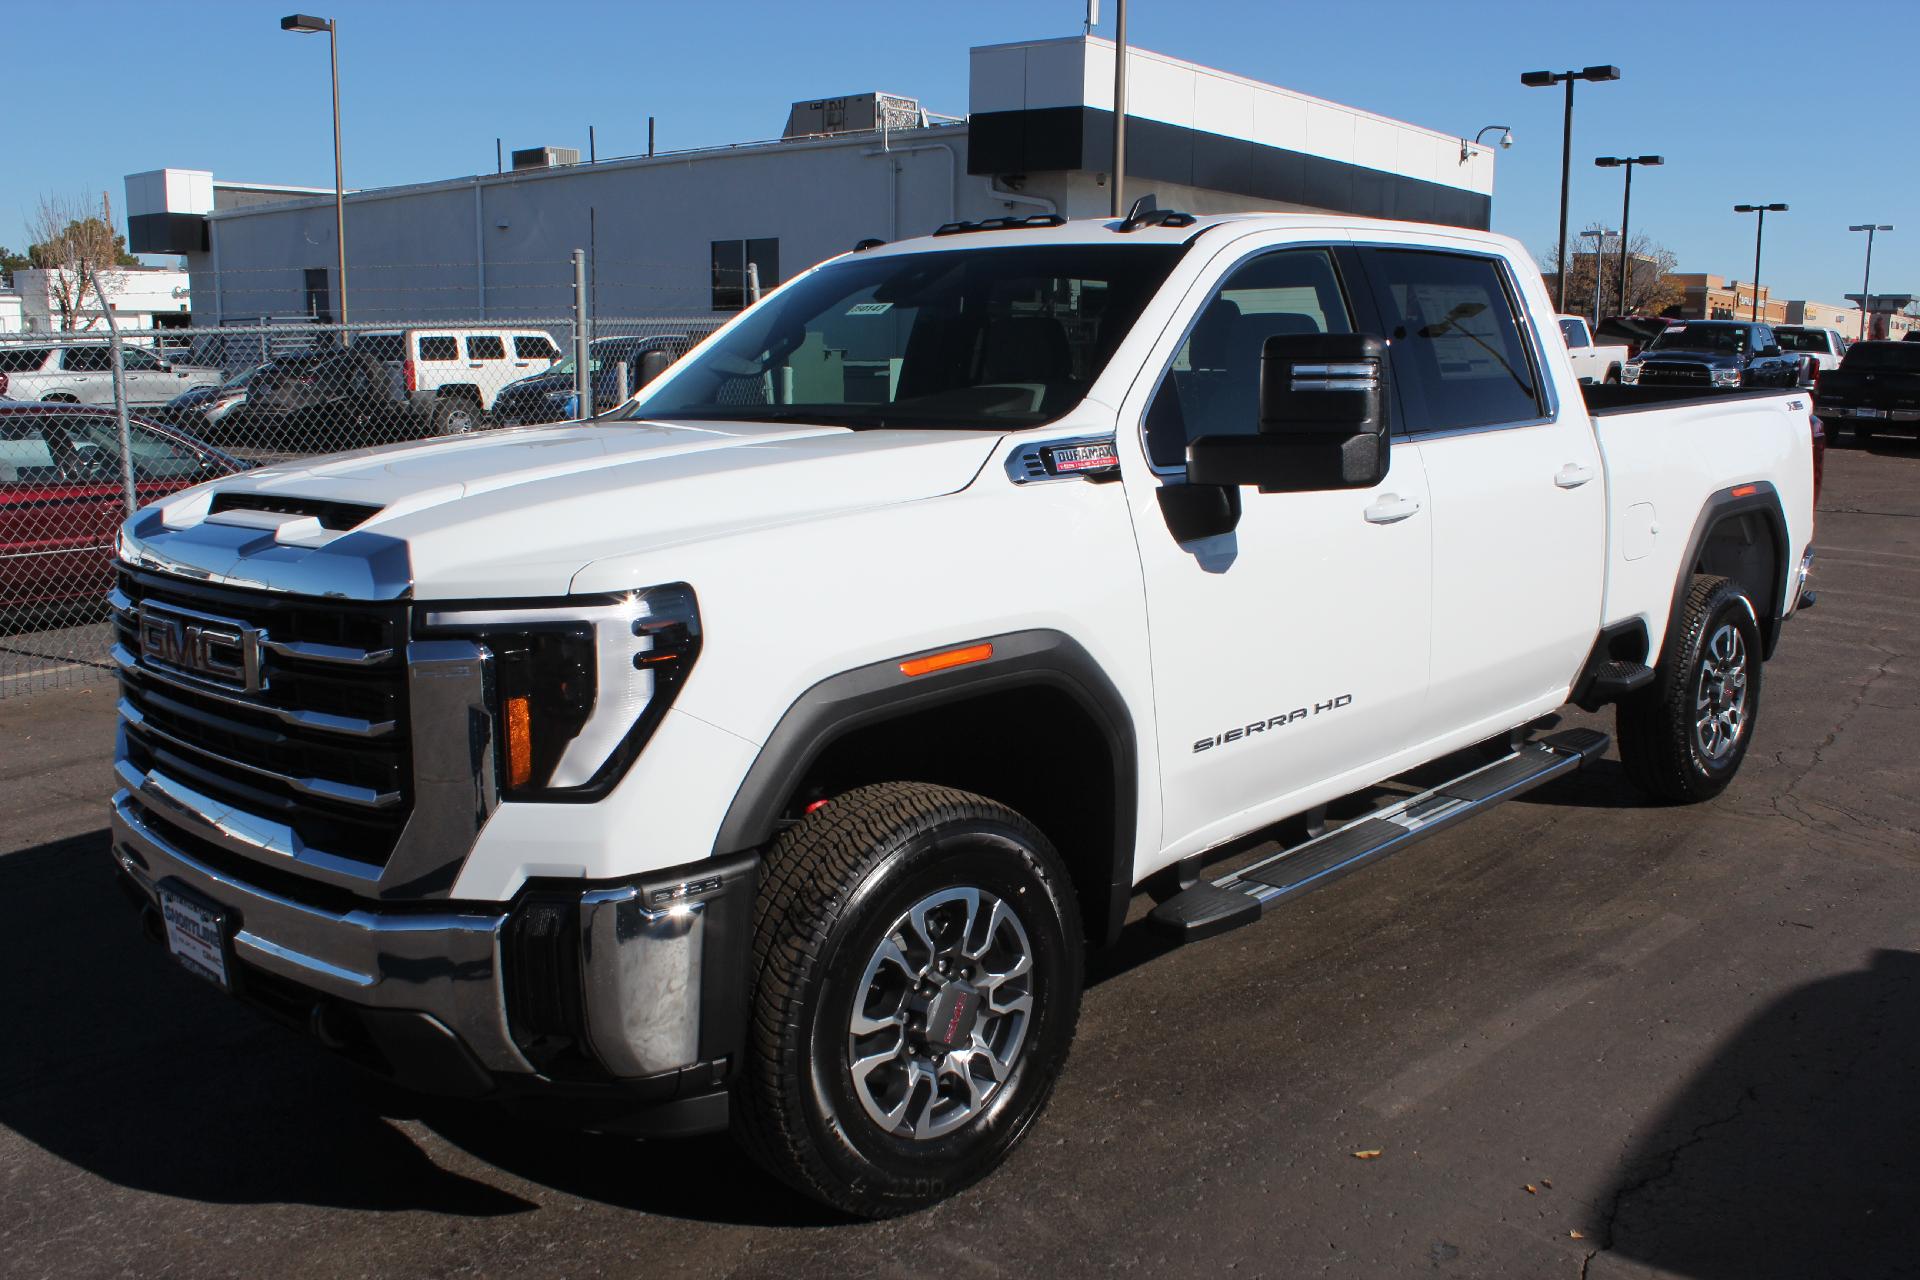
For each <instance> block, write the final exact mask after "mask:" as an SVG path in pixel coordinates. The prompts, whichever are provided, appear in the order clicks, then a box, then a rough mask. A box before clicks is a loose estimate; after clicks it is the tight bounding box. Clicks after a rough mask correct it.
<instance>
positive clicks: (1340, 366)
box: [1187, 333, 1392, 493]
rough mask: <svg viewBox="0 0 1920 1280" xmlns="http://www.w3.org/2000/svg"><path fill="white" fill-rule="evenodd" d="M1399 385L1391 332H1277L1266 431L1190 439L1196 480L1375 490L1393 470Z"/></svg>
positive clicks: (1264, 359) (1267, 386)
mask: <svg viewBox="0 0 1920 1280" xmlns="http://www.w3.org/2000/svg"><path fill="white" fill-rule="evenodd" d="M1390 383H1391V377H1390V374H1389V371H1388V365H1387V343H1386V339H1384V338H1379V337H1374V336H1373V335H1371V334H1361V333H1308V334H1276V335H1275V336H1273V337H1270V338H1268V339H1267V341H1266V346H1265V347H1264V348H1263V349H1262V351H1261V356H1260V419H1259V422H1258V424H1257V426H1258V433H1257V434H1253V435H1231V436H1202V437H1200V438H1199V439H1198V440H1194V441H1192V442H1190V443H1189V444H1188V445H1187V479H1188V480H1189V482H1191V483H1193V484H1212V485H1228V486H1234V485H1253V486H1255V487H1257V488H1258V489H1259V490H1260V492H1262V493H1305V492H1312V491H1315V490H1323V489H1367V488H1371V487H1373V486H1374V485H1376V484H1378V483H1380V481H1381V480H1382V479H1384V478H1385V476H1386V474H1387V465H1388V460H1389V450H1388V445H1387V435H1388V416H1389V415H1388V405H1389V404H1390V403H1391V400H1390V397H1391V394H1392V391H1391V386H1390Z"/></svg>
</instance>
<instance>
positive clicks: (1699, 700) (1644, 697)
mask: <svg viewBox="0 0 1920 1280" xmlns="http://www.w3.org/2000/svg"><path fill="white" fill-rule="evenodd" d="M1754 616H1755V615H1754V610H1753V606H1752V603H1751V602H1750V601H1749V600H1748V599H1747V597H1746V596H1745V595H1744V594H1743V593H1742V592H1741V591H1740V589H1739V588H1737V587H1735V586H1734V585H1733V584H1732V583H1731V582H1729V581H1728V580H1727V579H1725V578H1719V577H1709V576H1706V575H1696V576H1695V577H1694V578H1693V580H1692V582H1691V583H1689V584H1688V587H1687V595H1686V599H1685V601H1684V602H1683V603H1682V605H1681V607H1680V609H1679V610H1678V611H1677V612H1676V613H1675V614H1674V617H1673V619H1672V620H1671V621H1670V622H1669V623H1668V625H1667V637H1668V638H1667V644H1666V648H1665V651H1664V652H1663V653H1662V654H1661V657H1660V664H1659V667H1658V669H1657V670H1658V674H1657V675H1656V676H1655V678H1654V681H1653V683H1652V684H1651V685H1648V686H1647V687H1646V688H1644V689H1642V690H1640V691H1639V692H1637V693H1635V694H1633V695H1632V696H1630V697H1628V698H1626V699H1625V700H1623V701H1622V702H1621V703H1620V705H1619V709H1618V712H1617V714H1616V722H1617V725H1618V727H1619V730H1620V762H1621V763H1622V764H1623V765H1625V766H1626V770H1627V776H1628V777H1630V778H1632V779H1633V781H1634V783H1635V784H1636V785H1638V786H1639V787H1640V789H1641V790H1643V791H1645V792H1646V793H1647V794H1648V795H1650V796H1652V797H1653V798H1654V799H1656V800H1660V801H1664V802H1666V803H1668V804H1691V803H1694V802H1696V801H1700V800H1708V799H1711V798H1713V797H1714V796H1717V795H1719V794H1720V793H1721V792H1722V791H1724V790H1726V787H1727V784H1728V783H1729V782H1732V781H1733V775H1734V774H1736V773H1738V772H1739V771H1740V762H1741V761H1742V760H1744V759H1745V758H1746V754H1747V746H1748V744H1749V743H1750V742H1752V740H1753V724H1754V719H1755V717H1757V716H1758V714H1759V712H1760V629H1759V627H1758V626H1757V625H1756V624H1755V622H1754Z"/></svg>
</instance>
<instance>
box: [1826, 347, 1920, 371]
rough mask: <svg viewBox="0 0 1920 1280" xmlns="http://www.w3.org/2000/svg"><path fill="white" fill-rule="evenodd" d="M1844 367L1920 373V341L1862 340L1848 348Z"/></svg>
mask: <svg viewBox="0 0 1920 1280" xmlns="http://www.w3.org/2000/svg"><path fill="white" fill-rule="evenodd" d="M1840 367H1841V368H1842V369H1890V370H1894V371H1897V372H1900V373H1920V343H1912V344H1909V343H1904V342H1860V343H1855V344H1854V345H1853V346H1852V347H1849V348H1848V349H1847V355H1846V358H1845V359H1844V360H1842V361H1841V362H1840Z"/></svg>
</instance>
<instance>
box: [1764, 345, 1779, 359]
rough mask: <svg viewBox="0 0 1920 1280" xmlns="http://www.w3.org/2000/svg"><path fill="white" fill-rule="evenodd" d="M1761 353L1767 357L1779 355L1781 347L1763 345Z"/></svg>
mask: <svg viewBox="0 0 1920 1280" xmlns="http://www.w3.org/2000/svg"><path fill="white" fill-rule="evenodd" d="M1760 354H1761V355H1762V356H1767V357H1772V356H1777V355H1779V354H1780V348H1779V347H1762V348H1760Z"/></svg>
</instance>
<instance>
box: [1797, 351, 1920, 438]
mask: <svg viewBox="0 0 1920 1280" xmlns="http://www.w3.org/2000/svg"><path fill="white" fill-rule="evenodd" d="M1813 398H1814V404H1815V405H1816V407H1817V409H1818V412H1819V414H1820V416H1821V417H1822V418H1824V419H1826V420H1827V421H1828V422H1829V423H1832V424H1833V425H1834V426H1840V425H1842V424H1844V425H1846V426H1848V427H1851V428H1853V435H1854V438H1855V439H1856V440H1862V441H1865V440H1871V439H1872V438H1873V437H1874V435H1875V433H1876V432H1880V431H1888V430H1891V431H1898V432H1901V433H1902V434H1920V346H1909V345H1907V344H1906V343H1904V342H1856V343H1854V344H1853V345H1852V346H1850V347H1848V348H1847V354H1846V358H1845V359H1843V360H1841V362H1840V367H1839V368H1838V369H1835V370H1833V371H1831V372H1829V373H1823V374H1821V375H1820V382H1819V385H1818V386H1817V387H1816V388H1815V389H1814V393H1813Z"/></svg>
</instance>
